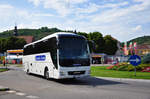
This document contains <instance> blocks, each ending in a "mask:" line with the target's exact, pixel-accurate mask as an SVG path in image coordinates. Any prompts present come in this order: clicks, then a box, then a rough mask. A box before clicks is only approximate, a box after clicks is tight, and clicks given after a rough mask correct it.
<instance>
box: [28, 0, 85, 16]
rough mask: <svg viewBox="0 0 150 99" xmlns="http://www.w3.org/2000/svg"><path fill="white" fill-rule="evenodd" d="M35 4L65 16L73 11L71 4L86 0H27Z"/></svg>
mask: <svg viewBox="0 0 150 99" xmlns="http://www.w3.org/2000/svg"><path fill="white" fill-rule="evenodd" d="M28 1H29V2H31V3H33V4H34V5H35V6H39V5H40V4H41V5H43V7H44V8H47V9H48V8H50V9H54V10H56V12H57V13H58V14H60V15H61V16H67V15H68V14H70V13H71V12H72V11H73V8H72V6H73V5H75V4H80V3H84V2H87V0H28Z"/></svg>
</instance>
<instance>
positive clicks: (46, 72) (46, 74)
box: [44, 68, 49, 80]
mask: <svg viewBox="0 0 150 99" xmlns="http://www.w3.org/2000/svg"><path fill="white" fill-rule="evenodd" d="M44 77H45V79H47V80H48V79H49V72H48V69H47V68H45V71H44Z"/></svg>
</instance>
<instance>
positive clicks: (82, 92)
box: [0, 67, 150, 99]
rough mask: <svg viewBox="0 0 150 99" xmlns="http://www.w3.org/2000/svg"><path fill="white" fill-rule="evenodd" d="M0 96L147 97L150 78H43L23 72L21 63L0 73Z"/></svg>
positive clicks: (34, 98) (41, 98) (67, 98)
mask: <svg viewBox="0 0 150 99" xmlns="http://www.w3.org/2000/svg"><path fill="white" fill-rule="evenodd" d="M0 85H3V86H7V87H9V88H10V90H8V91H0V99H150V82H148V81H145V80H142V81H139V80H134V81H133V80H130V79H128V80H125V79H116V78H115V79H114V78H106V77H85V78H79V79H76V80H71V79H66V80H55V79H49V80H45V79H44V78H43V77H41V76H37V75H26V73H25V72H23V71H22V68H21V67H10V70H9V71H7V72H2V73H0Z"/></svg>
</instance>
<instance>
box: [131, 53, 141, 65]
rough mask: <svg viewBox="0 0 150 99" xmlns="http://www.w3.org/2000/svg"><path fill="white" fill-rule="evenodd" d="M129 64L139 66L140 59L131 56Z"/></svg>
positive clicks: (136, 56)
mask: <svg viewBox="0 0 150 99" xmlns="http://www.w3.org/2000/svg"><path fill="white" fill-rule="evenodd" d="M129 61H130V64H132V65H133V66H138V65H139V64H141V57H140V56H138V55H132V56H131V57H130V58H129Z"/></svg>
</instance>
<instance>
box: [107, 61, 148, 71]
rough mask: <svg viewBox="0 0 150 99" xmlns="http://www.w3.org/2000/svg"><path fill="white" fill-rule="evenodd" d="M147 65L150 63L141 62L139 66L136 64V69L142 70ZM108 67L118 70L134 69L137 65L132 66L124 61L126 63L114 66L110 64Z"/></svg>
mask: <svg viewBox="0 0 150 99" xmlns="http://www.w3.org/2000/svg"><path fill="white" fill-rule="evenodd" d="M146 67H150V64H140V65H139V66H136V70H137V71H142V70H144V69H145V68H146ZM107 69H111V70H118V71H134V69H135V67H134V66H132V65H131V64H129V63H127V62H124V63H119V64H117V65H114V66H110V67H108V68H107Z"/></svg>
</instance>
